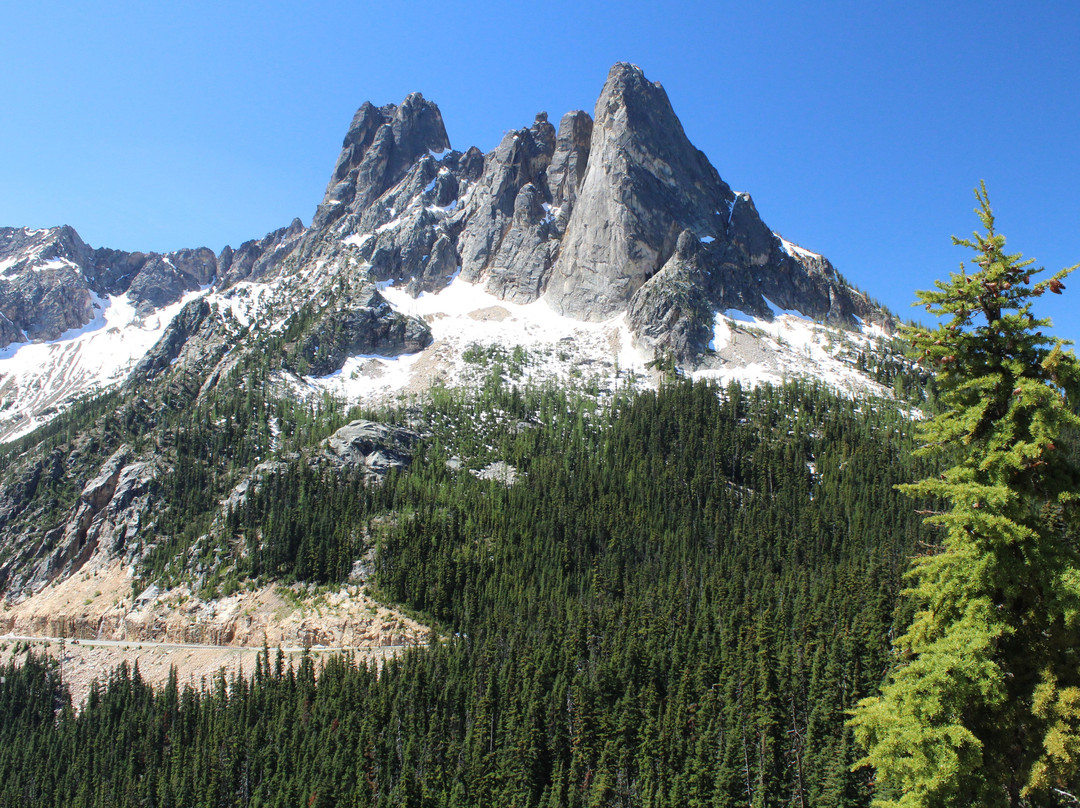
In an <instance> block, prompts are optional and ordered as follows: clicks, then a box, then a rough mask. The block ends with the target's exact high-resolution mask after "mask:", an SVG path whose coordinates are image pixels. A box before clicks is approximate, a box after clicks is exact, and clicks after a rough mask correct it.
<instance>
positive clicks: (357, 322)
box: [293, 286, 431, 376]
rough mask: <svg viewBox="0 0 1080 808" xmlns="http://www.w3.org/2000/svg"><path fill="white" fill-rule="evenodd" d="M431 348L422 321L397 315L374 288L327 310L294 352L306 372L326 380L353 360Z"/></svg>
mask: <svg viewBox="0 0 1080 808" xmlns="http://www.w3.org/2000/svg"><path fill="white" fill-rule="evenodd" d="M429 344H431V328H430V327H429V326H428V324H427V323H425V322H424V321H423V320H420V319H418V318H416V317H408V316H406V315H404V314H399V313H398V312H396V311H394V309H393V308H392V307H391V306H390V304H389V303H387V302H386V299H385V298H384V297H383V296H382V295H380V294H379V293H378V291H377V290H376V289H375V287H373V286H369V287H367V288H366V289H364V290H363V291H362V292H361V294H360V295H358V296H357V298H355V299H353V298H346V299H345V300H343V301H342V302H341V303H340V304H339V305H338V306H337V307H336V308H334V309H332V310H324V311H323V312H322V313H321V315H320V318H319V321H318V322H317V324H316V325H314V326H313V327H312V328H310V329H309V330H307V333H306V334H305V336H304V339H303V341H302V343H301V344H300V346H299V347H298V348H297V349H296V350H295V351H294V354H293V355H294V357H295V359H296V360H297V361H298V362H299V360H303V362H304V363H305V364H306V367H305V368H302V369H304V370H306V371H307V372H309V373H311V374H312V375H315V376H325V375H327V374H328V373H333V372H334V371H336V370H340V369H341V366H342V365H344V364H345V360H346V359H347V358H349V357H350V356H357V355H360V354H375V355H378V356H399V355H400V354H403V353H415V352H416V351H419V350H421V349H423V348H425V347H426V346H428V345H429Z"/></svg>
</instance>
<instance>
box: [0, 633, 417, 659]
mask: <svg viewBox="0 0 1080 808" xmlns="http://www.w3.org/2000/svg"><path fill="white" fill-rule="evenodd" d="M0 642H38V643H60V642H65V643H67V644H68V645H82V646H89V647H91V648H93V647H98V646H100V647H103V648H135V649H143V650H153V649H159V648H160V649H165V648H176V649H182V648H187V649H193V650H199V651H261V650H262V648H263V647H262V646H261V645H259V646H252V645H204V644H201V643H187V642H153V641H150V640H141V641H140V640H82V639H80V640H73V639H71V638H70V637H67V638H65V637H29V636H25V635H21V634H0ZM414 647H416V646H414V645H371V646H328V645H312V646H310V647H309V650H310V651H313V652H316V653H328V652H334V651H383V650H386V651H392V650H396V649H400V648H414ZM270 650H272V651H276V650H277V646H272V647H271V648H270ZM281 650H282V651H283V652H285V653H286V654H297V653H300V652H301V651H303V650H304V646H300V645H286V646H283V647H282V648H281Z"/></svg>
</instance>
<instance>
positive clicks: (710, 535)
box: [0, 375, 933, 806]
mask: <svg viewBox="0 0 1080 808" xmlns="http://www.w3.org/2000/svg"><path fill="white" fill-rule="evenodd" d="M416 409H417V408H413V410H412V411H406V410H402V411H399V412H397V413H396V414H395V413H390V414H386V415H385V416H384V418H386V419H387V420H391V421H393V420H397V421H398V422H404V421H406V420H409V419H413V420H415V419H419V420H421V421H423V422H424V423H425V424H426V425H427V431H426V436H425V437H424V438H423V439H422V440H421V441H420V443H419V445H418V446H417V448H416V454H415V456H414V458H413V461H412V463H411V465H410V466H409V468H408V470H405V471H391V473H390V474H389V476H388V477H387V478H386V480H385V481H384V482H383V483H381V484H374V483H370V482H364V481H362V480H361V479H360V478H359V477H358V476H355V475H353V476H350V475H342V474H336V475H334V474H330V473H323V472H321V471H320V468H319V466H318V465H317V464H316V465H312V464H311V463H307V462H304V461H303V460H302V459H301V458H300V457H299V456H297V457H296V458H294V459H293V460H292V461H289V462H283V464H282V465H281V466H279V467H277V469H276V470H275V471H273V472H272V473H271V474H269V475H268V476H267V477H266V479H265V481H264V482H263V484H262V485H261V486H260V487H258V489H257V490H256V491H254V492H253V494H252V495H251V496H249V497H248V498H247V499H246V500H245V501H244V504H243V505H242V507H236V508H233V509H231V510H229V512H228V513H227V515H226V516H225V518H224V522H223V524H220V525H218V526H216V527H215V530H217V531H218V534H217V535H219V536H220V537H221V538H222V541H223V542H225V543H224V544H219V545H217V547H218V548H221V547H225V546H228V547H231V548H232V550H233V552H232V554H231V556H230V558H229V560H228V562H227V563H222V564H219V565H218V566H217V567H216V568H215V571H214V573H213V577H212V579H207V581H206V585H207V586H223V585H224V586H243V585H245V584H246V582H247V581H249V580H252V579H255V578H258V577H259V576H268V575H272V576H278V577H285V578H288V577H290V576H292V577H295V578H297V579H303V580H311V581H336V580H340V579H342V578H343V577H344V576H345V575H347V574H348V572H349V570H348V566H349V563H350V561H351V560H352V559H354V558H355V557H356V555H357V553H358V551H360V550H361V549H362V547H363V546H364V544H365V543H366V542H374V544H375V548H376V549H375V553H374V558H373V561H372V566H373V574H374V581H375V585H376V586H377V588H378V591H379V593H380V595H381V596H382V597H383V598H384V599H387V600H390V601H393V602H396V603H399V604H401V605H403V606H405V607H407V608H408V609H411V610H412V611H413V612H415V613H417V614H419V615H423V616H425V617H426V618H427V619H428V621H429V622H430V624H431V625H433V626H436V627H438V631H437V633H433V635H432V638H431V640H432V641H431V644H430V645H429V646H428V647H426V648H419V649H416V650H414V651H411V652H409V653H408V654H406V655H404V656H403V657H401V658H399V659H396V660H394V661H392V662H390V663H388V664H387V665H386V667H385V668H383V669H381V671H376V670H375V669H372V668H367V667H365V666H363V665H357V664H355V663H353V662H350V661H349V660H348V659H342V660H340V661H335V662H333V663H330V664H329V665H328V666H327V668H326V669H325V670H323V671H322V672H321V673H319V674H318V676H316V671H315V669H314V666H313V664H311V663H310V662H309V661H305V662H304V663H303V664H302V665H301V666H300V667H299V669H297V670H294V669H291V668H289V667H288V666H286V665H284V664H282V663H280V662H275V659H274V657H275V653H274V651H273V649H270V650H269V651H268V655H267V658H266V659H265V660H264V663H263V665H262V666H261V667H260V669H259V670H258V672H257V673H256V674H255V675H254V676H253V677H252V678H251V679H250V680H244V679H241V678H239V677H225V676H224V675H223V676H222V677H220V678H219V679H218V680H217V681H215V682H211V683H208V684H207V686H206V687H205V689H202V690H195V689H190V688H182V687H180V686H179V685H177V684H176V683H175V682H174V683H170V685H169V686H166V687H164V688H162V689H160V690H158V691H157V692H154V691H152V690H151V689H150V688H149V687H148V686H147V685H145V684H144V683H142V681H141V680H140V678H139V676H138V671H137V670H121V671H118V672H117V673H116V674H114V675H113V676H112V678H111V679H110V680H109V681H108V682H107V683H104V684H103V685H102V686H101V688H100V689H99V691H98V692H96V693H94V694H93V695H92V696H91V698H90V700H89V701H88V703H87V704H86V705H85V706H84V707H83V708H82V709H81V710H75V709H73V707H72V705H71V704H70V703H69V701H68V700H67V698H66V696H65V691H64V687H63V682H62V681H61V677H60V671H59V670H58V669H57V668H55V667H52V666H51V665H50V664H48V663H42V662H37V661H33V660H29V661H28V662H27V663H26V664H24V665H22V666H21V667H17V668H14V667H13V668H9V669H7V670H5V671H3V673H2V676H3V683H2V684H0V771H3V772H4V777H3V779H2V781H0V804H2V805H12V806H14V805H28V804H33V805H57V806H60V805H63V806H84V805H85V806H97V805H125V806H126V805H156V806H174V805H175V806H181V805H183V806H188V805H206V806H211V805H213V806H218V805H282V806H295V805H301V804H303V805H310V806H316V805H377V806H391V805H416V806H420V805H423V806H493V805H507V806H510V805H517V806H557V805H569V806H586V805H589V806H592V805H598V806H599V805H613V806H631V805H633V806H639V805H640V806H674V805H732V806H738V805H753V806H781V805H784V806H788V805H790V806H842V805H853V806H854V805H866V804H868V802H869V789H870V783H869V779H870V778H869V775H868V774H867V773H866V772H865V771H857V772H852V771H851V770H850V767H851V765H852V763H853V762H854V761H855V760H857V759H858V754H857V751H856V750H855V749H854V748H853V743H852V738H851V733H850V730H849V729H847V728H846V727H845V724H844V722H845V717H846V716H845V711H846V710H849V709H850V708H852V707H853V706H854V704H855V703H856V702H857V701H858V699H859V698H861V697H863V696H865V695H867V694H870V693H872V692H875V691H876V689H877V688H878V686H879V685H880V683H881V680H882V677H883V675H884V673H885V670H886V668H887V666H888V664H889V656H890V647H891V639H892V637H893V627H894V625H904V624H906V621H907V617H908V615H905V614H903V613H902V611H903V610H902V609H900V610H898V597H899V592H900V589H901V580H900V570H901V569H902V568H903V567H904V565H905V564H906V563H907V560H908V558H909V557H910V556H911V555H912V553H914V552H920V551H921V547H922V545H921V542H931V541H932V539H933V537H932V536H931V535H930V534H929V533H927V532H926V528H924V527H923V526H922V525H921V521H920V520H921V517H919V516H918V515H917V513H916V512H915V509H914V508H913V505H912V502H911V501H910V500H908V499H906V498H904V497H903V496H902V495H901V494H899V493H898V492H897V491H896V490H895V488H894V486H895V485H896V484H898V483H903V482H907V481H910V480H912V479H915V478H916V477H918V476H925V475H926V473H927V472H928V471H930V470H929V469H927V468H925V467H922V468H916V467H915V463H916V462H917V461H914V460H913V459H912V458H911V451H910V450H911V446H912V443H911V431H912V425H911V422H910V421H909V420H908V419H907V418H906V417H904V416H903V415H901V414H900V413H899V412H898V411H897V408H896V405H895V404H894V403H888V402H879V401H871V400H851V399H846V398H840V397H837V396H836V395H835V394H833V393H831V392H829V391H827V390H825V389H823V388H820V387H814V386H808V385H804V384H796V385H791V386H788V387H784V388H760V389H757V390H754V391H744V390H741V389H740V388H738V387H736V386H732V387H729V388H727V389H724V390H720V389H717V388H716V387H714V386H711V385H707V384H690V383H687V382H675V383H671V384H668V385H665V386H662V387H661V389H660V390H658V391H656V392H647V393H635V394H630V393H626V394H617V395H615V396H610V397H606V398H600V399H597V398H596V397H594V396H584V395H572V394H567V393H565V392H560V391H557V390H554V389H522V388H519V387H509V386H506V385H503V384H500V383H499V381H498V377H497V376H494V375H493V377H492V379H491V381H490V383H489V384H488V385H487V386H486V387H485V388H484V389H483V390H481V391H479V392H476V393H471V394H466V393H460V392H450V391H438V390H437V391H435V392H434V393H433V395H432V397H431V401H430V403H429V404H426V405H424V407H423V408H422V412H417V411H416ZM208 437H209V436H208ZM195 445H202V444H198V443H196V444H195ZM500 461H501V463H504V464H507V465H506V466H499V467H498V468H499V469H500V470H501V471H500V473H496V474H484V473H479V472H481V471H482V470H483V469H485V468H489V467H490V464H492V463H496V462H500ZM185 468H189V467H187V466H185V465H184V464H183V463H182V462H178V465H177V471H176V472H175V475H174V477H173V479H174V480H177V481H178V480H180V479H182V478H181V477H180V476H177V475H181V474H192V475H193V474H194V470H196V469H198V468H206V466H205V463H203V462H202V461H201V460H200V463H197V464H194V465H192V466H190V469H189V470H188V471H187V472H185V471H184V469H185ZM191 480H192V481H193V482H192V484H193V485H194V484H196V483H197V477H194V476H192V477H191ZM168 484H169V483H166V485H168ZM201 484H202V485H203V488H204V489H205V490H207V491H211V490H214V486H212V485H209V484H208V483H207V481H205V480H204V481H203V483H201ZM185 490H188V489H187V488H186V487H185ZM190 491H191V494H190V495H191V496H192V497H197V496H198V495H199V493H198V491H199V489H197V488H193V489H190ZM179 494H180V492H179V491H174V492H173V493H172V495H170V497H169V498H168V499H169V501H170V502H172V503H173V505H171V506H170V507H171V508H172V510H171V511H170V513H172V514H173V516H172V517H167V516H162V519H163V520H166V519H168V518H175V519H177V520H180V519H181V518H182V517H184V516H185V514H189V513H195V512H197V511H198V510H199V506H198V505H197V503H194V502H188V504H187V505H184V506H181V504H179V503H182V502H183V501H184V500H183V498H182V497H180V496H179ZM164 523H165V522H163V524H164ZM174 532H175V534H176V536H177V538H176V539H175V541H176V542H180V543H181V545H183V547H185V548H186V549H187V550H189V551H190V544H189V542H194V541H197V539H198V537H199V536H200V535H202V533H201V528H200V527H199V526H196V527H193V528H192V530H191V531H189V532H188V533H187V535H188V536H189V538H187V539H185V538H183V535H184V531H180V530H177V531H174ZM230 543H231V544H230ZM176 549H177V547H176V546H173V547H172V548H169V552H167V553H166V552H165V551H164V549H163V551H162V553H161V555H160V563H156V564H155V563H153V557H151V558H150V559H148V567H147V569H148V570H156V574H159V575H161V574H164V575H170V574H176V571H175V570H170V569H169V564H168V562H167V559H169V558H175V557H176V556H175V552H174V551H175V550H176ZM148 574H150V573H149V572H148Z"/></svg>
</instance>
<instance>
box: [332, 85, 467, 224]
mask: <svg viewBox="0 0 1080 808" xmlns="http://www.w3.org/2000/svg"><path fill="white" fill-rule="evenodd" d="M449 148H450V139H449V138H448V137H447V135H446V127H445V126H444V125H443V119H442V113H441V112H439V107H438V106H437V105H436V104H434V103H433V102H431V101H427V100H426V99H425V98H424V96H423V95H421V94H420V93H410V94H409V95H407V96H406V97H405V100H404V101H402V102H401V105H400V106H398V105H396V104H387V105H385V106H382V107H376V106H374V105H373V104H371V103H370V102H367V101H366V102H364V104H363V105H362V106H361V107H360V109H358V110H357V111H356V114H355V115H354V116H353V120H352V123H351V124H350V125H349V131H348V133H346V135H345V140H344V141H343V143H342V145H341V154H339V155H338V159H337V163H336V164H335V165H334V171H333V173H332V174H331V175H330V182H329V184H328V185H327V187H326V194H325V195H324V196H323V201H322V204H320V205H319V207H318V209H317V210H316V212H315V216H314V219H313V221H312V227H325V226H327V225H329V224H331V223H333V222H334V221H336V220H337V219H339V218H340V217H341V216H342V215H343V214H344V213H345V211H346V210H348V209H349V208H350V207H352V208H353V209H359V210H362V209H363V208H366V207H367V206H368V205H370V204H371V203H372V202H373V201H374V200H376V199H377V198H378V197H379V196H381V195H382V194H383V193H385V192H386V190H387V189H388V188H390V187H391V186H393V185H394V184H395V183H397V182H398V181H400V180H401V178H402V177H404V176H405V174H406V172H407V171H408V170H409V168H411V167H412V165H413V164H414V163H415V162H416V161H417V160H418V159H420V158H421V157H422V156H423V155H425V154H427V153H428V152H429V151H435V152H442V151H445V150H446V149H449Z"/></svg>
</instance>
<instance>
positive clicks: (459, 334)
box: [304, 276, 651, 403]
mask: <svg viewBox="0 0 1080 808" xmlns="http://www.w3.org/2000/svg"><path fill="white" fill-rule="evenodd" d="M380 291H381V293H382V295H383V297H385V298H386V299H387V301H388V302H389V303H390V305H391V306H393V308H394V309H395V310H396V311H398V312H400V313H402V314H407V315H410V316H414V317H419V318H421V319H423V320H424V321H425V322H427V323H428V325H429V326H430V327H431V335H432V339H433V342H432V344H431V345H430V346H429V347H428V348H426V349H424V350H423V351H421V352H419V353H416V354H411V355H405V356H400V357H394V358H388V357H382V356H357V357H352V358H350V359H348V360H347V361H346V363H345V366H344V367H343V368H342V369H341V370H340V371H338V372H337V373H333V374H331V375H329V376H324V377H321V378H316V377H310V376H308V377H304V384H305V385H306V386H307V387H308V388H309V390H313V391H318V392H320V393H321V392H328V393H331V394H333V395H338V396H342V397H344V398H345V399H347V400H350V401H364V402H371V403H375V402H379V401H389V400H393V399H395V398H396V397H397V396H399V395H403V394H416V393H422V392H424V391H425V390H427V389H428V387H430V386H431V385H432V384H436V383H441V384H444V385H445V386H447V387H455V386H461V385H469V384H476V383H479V382H480V381H481V380H482V379H483V378H484V377H485V376H486V375H487V374H488V373H490V372H491V370H492V368H493V367H494V366H495V364H496V363H500V364H502V365H503V367H504V370H505V374H506V375H507V376H508V377H509V378H510V380H512V381H520V382H530V381H533V382H542V381H546V380H552V381H559V382H562V383H564V384H570V385H581V384H584V383H587V382H591V383H595V384H596V385H597V386H598V387H599V388H600V389H610V388H612V387H614V386H616V385H626V384H630V385H634V386H638V387H640V386H644V385H647V384H649V383H650V378H651V371H650V370H649V369H648V368H647V367H646V363H647V362H648V357H646V356H645V355H644V354H643V353H642V352H641V351H640V350H638V349H637V348H635V347H634V345H633V339H632V336H631V334H630V329H629V327H628V326H627V324H626V318H625V316H624V315H620V316H619V317H615V318H613V319H611V320H608V321H607V322H603V323H587V322H583V321H580V320H575V319H573V318H570V317H564V316H562V315H560V314H557V313H556V312H555V311H554V310H552V308H551V306H549V305H548V303H547V302H546V301H545V300H543V299H542V298H541V299H540V300H537V301H534V302H533V303H528V304H525V305H522V304H516V303H510V302H508V301H505V300H501V299H500V298H498V297H496V296H494V295H492V294H490V293H489V292H487V291H485V290H484V289H483V287H482V286H481V285H480V284H472V283H468V282H467V281H465V280H462V278H461V277H460V276H458V277H455V278H454V279H453V281H452V282H451V283H450V284H449V285H448V286H447V287H446V288H445V289H442V290H441V291H439V292H438V293H436V294H431V293H427V292H425V293H423V294H421V295H420V296H419V297H417V298H412V297H410V296H409V294H408V293H407V292H406V291H405V289H404V288H403V286H393V285H388V284H381V285H380ZM515 349H520V351H517V352H516V354H517V357H516V359H515Z"/></svg>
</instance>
